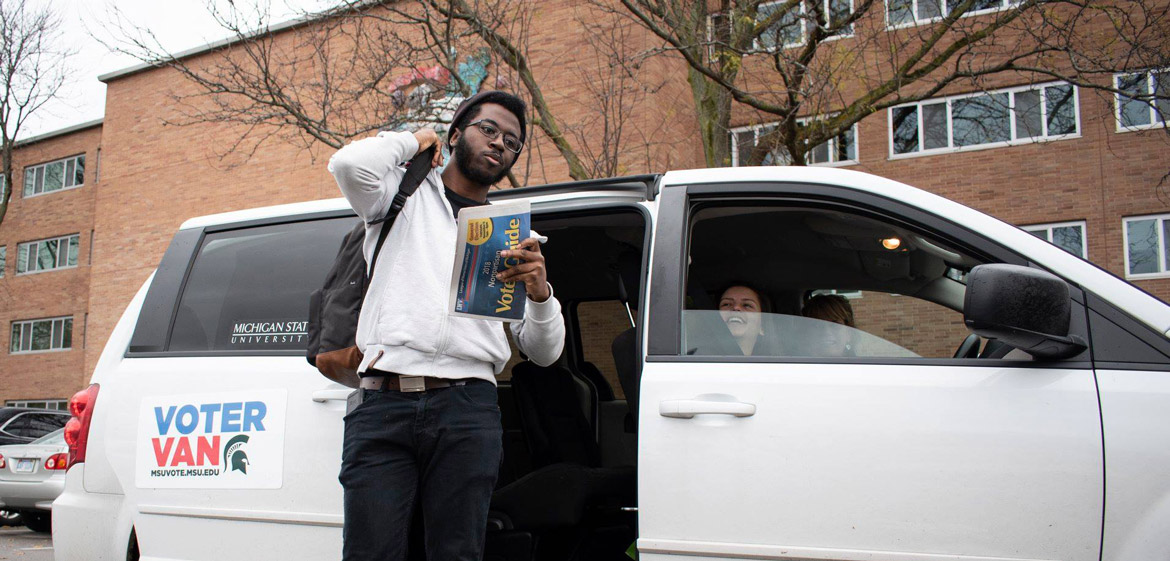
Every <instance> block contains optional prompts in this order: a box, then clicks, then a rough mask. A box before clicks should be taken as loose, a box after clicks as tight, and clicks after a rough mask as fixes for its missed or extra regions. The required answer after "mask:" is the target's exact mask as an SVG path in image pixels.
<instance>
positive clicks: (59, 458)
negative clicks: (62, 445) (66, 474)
mask: <svg viewBox="0 0 1170 561" xmlns="http://www.w3.org/2000/svg"><path fill="white" fill-rule="evenodd" d="M67 467H69V454H65V453H61V454H53V455H52V456H49V459H47V460H45V469H65V468H67Z"/></svg>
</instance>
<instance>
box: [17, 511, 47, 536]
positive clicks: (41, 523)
mask: <svg viewBox="0 0 1170 561" xmlns="http://www.w3.org/2000/svg"><path fill="white" fill-rule="evenodd" d="M24 525H25V526H27V527H28V529H29V530H32V531H34V532H40V533H42V534H48V533H49V532H52V531H53V518H52V515H51V514H49V513H46V512H26V513H24Z"/></svg>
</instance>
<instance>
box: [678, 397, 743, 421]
mask: <svg viewBox="0 0 1170 561" xmlns="http://www.w3.org/2000/svg"><path fill="white" fill-rule="evenodd" d="M658 414H659V415H662V416H663V417H671V418H675V419H692V418H694V416H695V415H733V416H735V417H751V416H752V415H755V414H756V406H755V404H754V403H742V402H739V401H707V400H699V399H672V400H669V401H662V402H659V403H658Z"/></svg>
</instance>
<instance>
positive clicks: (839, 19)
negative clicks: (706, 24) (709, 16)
mask: <svg viewBox="0 0 1170 561" xmlns="http://www.w3.org/2000/svg"><path fill="white" fill-rule="evenodd" d="M809 2H815V3H816V4H819V5H820V6H821V13H822V14H823V17H822V18H821V21H818V22H817V25H819V26H821V27H822V28H823V29H826V30H828V29H836V31H835V32H833V33H830V34H829V35H828V38H830V39H837V38H840V37H848V36H850V35H853V25H852V24H849V25H845V21H846V20H848V19H849V17H850V16H851V15H852V14H853V0H806V1H804V2H801V3H799V4H797V5H796V6H793V7H792V8H790V9H788V11H786V12H785V13H784V14H783V15H781V16H780V18H779V19H777V20H776V21H775V23H773V24H772V25H770V26H769V27H768V29H767V30H765V31H764V32H763V33H761V34H760V36H759V37H758V38H757V39H756V42H755V48H756V49H757V50H762V51H774V50H776V49H781V48H788V47H795V46H798V45H802V44H804V41H805V39H806V38H807V37H808V33H809V31H811V27H810V25H811V24H812V21H810V20H811V19H812V18H811V16H812V13H811V11H812V8H811V5H810V4H809ZM786 3H787V2H785V1H784V0H778V1H776V2H766V3H762V4H760V5H759V7H758V8H756V25H759V24H762V23H764V22H765V21H767V20H768V19H769V18H771V17H773V16H774V15H775V14H776V12H777V10H779V9H781V8H783V7H784V5H785V4H786ZM725 22H726V19H721V20H720V21H719V23H725Z"/></svg>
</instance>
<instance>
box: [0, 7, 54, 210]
mask: <svg viewBox="0 0 1170 561" xmlns="http://www.w3.org/2000/svg"><path fill="white" fill-rule="evenodd" d="M0 36H2V38H3V45H2V46H0V167H2V168H3V170H0V172H2V173H3V184H2V186H0V223H3V221H4V217H5V215H7V214H8V202H9V201H10V200H11V198H12V189H13V188H14V187H13V185H12V171H13V170H12V152H13V149H14V148H15V146H16V139H17V137H18V136H19V135H20V133H21V130H22V128H23V127H24V125H25V124H26V123H27V122H28V120H29V118H31V117H32V116H33V115H35V114H36V113H37V112H39V111H40V110H41V109H42V108H43V107H44V106H45V104H46V103H48V102H49V101H50V100H52V99H54V98H56V97H57V95H58V93H59V92H60V91H61V87H62V86H63V85H64V84H65V78H66V76H68V66H67V64H66V63H65V61H66V58H67V57H68V56H69V54H71V53H70V52H69V51H68V50H67V49H63V48H62V47H61V45H62V43H63V42H62V34H61V20H60V18H59V17H58V16H57V14H56V13H55V12H54V11H53V10H52V9H51V8H50V7H37V6H33V5H31V3H30V2H28V1H27V0H0Z"/></svg>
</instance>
